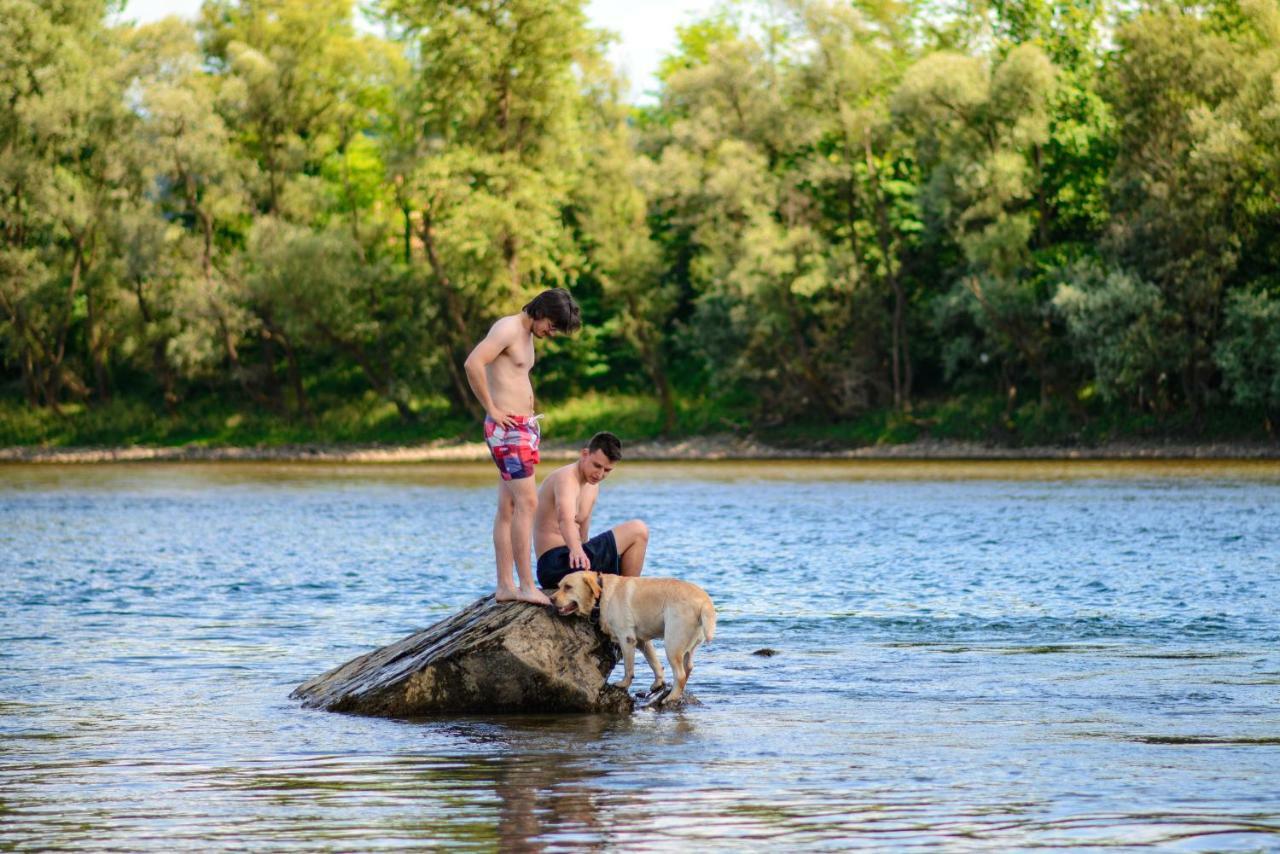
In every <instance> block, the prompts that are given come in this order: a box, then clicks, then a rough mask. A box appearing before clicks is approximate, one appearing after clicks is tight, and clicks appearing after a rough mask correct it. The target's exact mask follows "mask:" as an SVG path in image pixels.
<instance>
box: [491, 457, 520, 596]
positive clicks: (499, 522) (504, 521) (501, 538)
mask: <svg viewBox="0 0 1280 854" xmlns="http://www.w3.org/2000/svg"><path fill="white" fill-rule="evenodd" d="M515 509H516V502H515V497H514V496H513V495H512V494H511V490H509V489H507V481H505V480H501V479H500V480H499V481H498V513H497V515H496V516H494V517H493V556H494V560H495V561H496V563H497V565H498V592H497V593H496V594H495V595H494V598H496V599H497V600H498V601H499V602H511V601H513V600H514V599H515V598H516V586H515V584H513V583H512V581H511V562H512V561H513V560H514V559H515V558H514V555H513V554H512V552H511V519H512V517H513V516H514V515H515Z"/></svg>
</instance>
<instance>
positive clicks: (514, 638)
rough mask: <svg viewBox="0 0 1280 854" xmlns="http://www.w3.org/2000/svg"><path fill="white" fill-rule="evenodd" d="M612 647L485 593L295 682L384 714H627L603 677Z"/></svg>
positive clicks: (309, 699)
mask: <svg viewBox="0 0 1280 854" xmlns="http://www.w3.org/2000/svg"><path fill="white" fill-rule="evenodd" d="M615 664H617V658H616V654H615V652H614V647H613V645H612V643H610V641H609V639H608V637H607V636H606V635H605V634H604V633H602V632H601V631H600V629H599V628H598V627H597V626H595V625H594V624H592V623H590V622H588V621H587V620H583V619H562V618H560V617H559V616H557V615H556V614H555V613H554V612H552V611H551V609H549V608H545V607H540V606H536V605H529V604H526V603H523V602H501V603H499V602H496V601H494V598H493V597H492V596H486V597H485V598H483V599H480V600H478V601H476V602H475V603H473V604H472V605H469V606H468V607H466V608H464V609H463V610H462V611H459V612H458V613H457V614H454V615H453V616H451V617H447V618H446V619H444V620H441V621H440V622H438V623H436V624H435V625H433V626H431V627H429V628H426V629H423V630H421V631H418V632H415V633H414V634H412V635H409V636H408V637H406V638H404V639H402V640H400V641H397V642H396V643H393V644H390V645H389V646H384V647H382V648H381V649H377V650H374V651H373V652H370V653H366V654H365V655H361V656H359V657H357V658H354V659H352V660H351V661H348V662H347V663H346V664H343V665H341V666H340V667H335V668H334V669H333V670H330V671H328V672H327V673H323V674H321V675H320V676H317V677H315V678H313V679H310V680H308V681H307V682H304V683H303V684H302V685H299V686H298V687H297V688H296V689H295V690H294V691H293V693H292V694H291V695H290V696H291V697H293V698H294V699H298V700H301V701H302V703H303V705H305V706H308V707H311V708H319V709H326V710H328V711H331V712H347V713H351V714H359V715H376V716H382V717H416V716H427V715H439V714H451V713H452V714H488V713H499V714H503V713H512V712H611V713H626V712H630V711H631V710H632V708H633V703H634V701H633V700H632V698H631V696H630V695H629V694H628V693H627V692H626V691H625V690H623V689H621V688H617V687H615V686H612V685H609V684H607V682H606V679H607V677H608V675H609V672H610V671H611V670H613V667H614V665H615Z"/></svg>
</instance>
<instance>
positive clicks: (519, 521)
mask: <svg viewBox="0 0 1280 854" xmlns="http://www.w3.org/2000/svg"><path fill="white" fill-rule="evenodd" d="M503 486H505V487H506V488H507V490H508V491H509V492H510V494H511V498H512V501H513V502H514V504H515V512H514V514H513V516H512V519H511V551H512V553H513V554H514V555H515V561H516V574H517V575H518V576H520V586H519V587H518V588H517V589H516V598H517V599H519V600H520V601H521V602H532V603H533V604H535V605H550V604H551V600H550V599H548V598H547V596H546V594H545V593H543V592H542V591H541V590H539V589H538V582H537V581H535V580H534V577H533V562H532V560H531V558H530V556H529V555H530V549H531V548H532V540H533V515H534V512H535V511H537V509H538V490H537V487H536V486H535V484H534V482H533V476H532V475H530V476H529V477H522V478H519V479H514V480H507V481H503Z"/></svg>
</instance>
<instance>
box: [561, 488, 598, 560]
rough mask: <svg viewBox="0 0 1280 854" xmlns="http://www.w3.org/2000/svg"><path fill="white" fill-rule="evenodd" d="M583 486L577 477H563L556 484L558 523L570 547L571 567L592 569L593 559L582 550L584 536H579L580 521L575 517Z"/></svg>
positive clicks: (566, 543)
mask: <svg viewBox="0 0 1280 854" xmlns="http://www.w3.org/2000/svg"><path fill="white" fill-rule="evenodd" d="M581 489H582V487H581V486H579V484H578V479H577V478H575V477H562V478H560V481H559V482H558V483H557V484H556V523H557V524H558V525H559V526H560V536H562V537H564V544H565V545H566V546H568V547H569V568H570V569H590V568H591V560H590V558H588V557H587V553H586V552H584V551H583V550H582V537H581V536H579V532H578V522H577V520H576V519H575V518H574V517H575V516H576V515H577V512H576V511H577V509H578V494H579V492H580V491H581Z"/></svg>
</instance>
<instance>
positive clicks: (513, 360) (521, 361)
mask: <svg viewBox="0 0 1280 854" xmlns="http://www.w3.org/2000/svg"><path fill="white" fill-rule="evenodd" d="M497 361H499V362H503V363H505V367H507V368H508V369H509V370H516V371H520V372H522V373H526V374H527V373H529V371H530V370H531V369H532V368H533V361H534V350H533V336H529V337H528V338H527V339H525V338H522V339H520V340H518V341H516V343H514V344H512V345H511V346H509V347H507V349H505V350H503V351H502V355H501V356H499V357H498V360H497Z"/></svg>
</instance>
